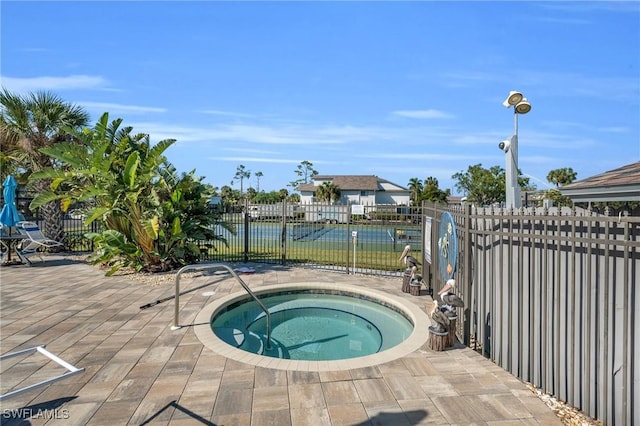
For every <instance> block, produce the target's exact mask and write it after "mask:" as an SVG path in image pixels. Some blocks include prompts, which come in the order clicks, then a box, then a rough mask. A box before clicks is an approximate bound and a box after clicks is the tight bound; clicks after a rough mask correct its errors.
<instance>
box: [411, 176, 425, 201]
mask: <svg viewBox="0 0 640 426" xmlns="http://www.w3.org/2000/svg"><path fill="white" fill-rule="evenodd" d="M408 186H409V190H410V191H411V201H413V205H414V206H415V205H417V204H418V201H419V200H420V195H421V194H422V191H423V189H424V187H423V186H422V181H421V180H420V179H418V178H415V177H414V178H411V179H409V185H408Z"/></svg>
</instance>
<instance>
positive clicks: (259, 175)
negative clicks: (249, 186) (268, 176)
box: [253, 171, 264, 192]
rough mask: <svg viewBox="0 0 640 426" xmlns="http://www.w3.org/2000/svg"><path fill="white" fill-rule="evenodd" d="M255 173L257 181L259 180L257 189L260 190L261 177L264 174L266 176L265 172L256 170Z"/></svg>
mask: <svg viewBox="0 0 640 426" xmlns="http://www.w3.org/2000/svg"><path fill="white" fill-rule="evenodd" d="M253 175H254V176H255V177H256V181H257V184H256V191H257V192H260V178H261V177H262V176H264V174H263V173H262V172H260V171H258V172H255V173H254V174H253Z"/></svg>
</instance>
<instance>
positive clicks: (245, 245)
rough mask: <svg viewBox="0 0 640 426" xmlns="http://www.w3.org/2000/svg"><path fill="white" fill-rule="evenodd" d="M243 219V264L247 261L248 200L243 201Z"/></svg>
mask: <svg viewBox="0 0 640 426" xmlns="http://www.w3.org/2000/svg"><path fill="white" fill-rule="evenodd" d="M242 216H243V218H244V253H243V258H244V261H245V262H248V261H249V219H251V218H250V217H249V200H248V199H246V198H245V200H244V212H243V214H242Z"/></svg>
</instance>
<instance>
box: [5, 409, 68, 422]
mask: <svg viewBox="0 0 640 426" xmlns="http://www.w3.org/2000/svg"><path fill="white" fill-rule="evenodd" d="M2 418H3V419H43V420H63V419H68V418H69V410H67V409H66V408H53V409H46V408H15V409H4V410H2Z"/></svg>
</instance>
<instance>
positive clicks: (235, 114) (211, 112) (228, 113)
mask: <svg viewBox="0 0 640 426" xmlns="http://www.w3.org/2000/svg"><path fill="white" fill-rule="evenodd" d="M198 112H200V113H202V114H208V115H219V116H222V117H238V118H251V117H254V115H253V114H246V113H240V112H234V111H223V110H218V109H205V110H202V111H198Z"/></svg>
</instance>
